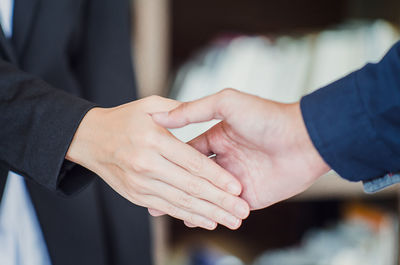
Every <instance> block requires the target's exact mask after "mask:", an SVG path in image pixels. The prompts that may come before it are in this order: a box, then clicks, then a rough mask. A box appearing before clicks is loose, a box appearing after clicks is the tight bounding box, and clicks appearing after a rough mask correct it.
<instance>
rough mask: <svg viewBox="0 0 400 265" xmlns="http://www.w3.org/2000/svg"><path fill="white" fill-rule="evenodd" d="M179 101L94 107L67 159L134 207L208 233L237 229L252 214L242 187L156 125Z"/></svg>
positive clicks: (155, 99) (154, 100)
mask: <svg viewBox="0 0 400 265" xmlns="http://www.w3.org/2000/svg"><path fill="white" fill-rule="evenodd" d="M179 104H180V103H179V102H177V101H174V100H169V99H165V98H161V97H157V96H152V97H149V98H145V99H142V100H138V101H134V102H131V103H128V104H125V105H121V106H118V107H115V108H109V109H106V108H94V109H92V110H90V111H89V112H88V113H87V114H86V116H85V117H84V119H83V120H82V122H81V124H80V126H79V128H78V130H77V132H76V133H75V136H74V139H73V141H72V143H71V146H70V148H69V150H68V153H67V155H66V159H68V160H70V161H73V162H75V163H78V164H80V165H82V166H84V167H86V168H88V169H89V170H91V171H93V172H95V173H96V174H97V175H98V176H100V177H101V178H102V179H103V180H104V181H105V182H106V183H107V184H108V185H109V186H111V187H112V188H113V189H114V190H115V191H116V192H118V193H119V194H120V195H121V196H123V197H125V198H126V199H127V200H129V201H131V202H132V203H134V204H137V205H140V206H143V207H147V208H150V209H153V210H152V211H153V213H166V214H168V215H170V216H173V217H175V218H179V219H182V220H184V221H186V222H189V223H192V224H195V225H196V226H200V227H203V228H206V229H214V228H215V227H216V225H217V223H218V224H222V225H225V226H227V227H229V228H231V229H237V228H238V227H239V226H240V225H241V221H242V219H244V218H246V217H247V216H248V214H249V206H248V204H247V203H246V202H245V201H244V200H243V199H241V198H239V197H238V196H237V195H239V194H240V193H241V184H240V182H239V181H238V180H237V179H236V178H235V177H233V176H232V175H231V174H230V173H229V172H227V171H226V170H224V169H223V168H222V167H220V166H219V165H218V164H216V163H214V162H213V161H212V160H211V159H209V158H208V157H207V156H205V155H204V154H202V153H200V152H199V151H197V150H196V149H194V148H193V147H191V146H189V145H187V144H185V143H182V142H181V141H179V140H178V139H176V138H175V137H174V136H173V135H172V134H171V133H170V132H169V131H168V130H167V129H165V128H163V127H161V126H159V125H157V124H156V123H155V122H154V121H153V119H152V117H151V113H156V112H163V111H169V110H172V109H173V108H176V107H177V106H179Z"/></svg>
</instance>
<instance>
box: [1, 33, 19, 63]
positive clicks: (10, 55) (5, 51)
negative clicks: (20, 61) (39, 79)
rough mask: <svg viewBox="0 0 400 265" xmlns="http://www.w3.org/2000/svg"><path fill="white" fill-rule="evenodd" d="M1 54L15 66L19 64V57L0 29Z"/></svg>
mask: <svg viewBox="0 0 400 265" xmlns="http://www.w3.org/2000/svg"><path fill="white" fill-rule="evenodd" d="M0 53H1V55H2V56H3V58H4V59H5V60H6V61H8V62H10V63H13V64H17V57H16V55H15V52H14V49H13V47H12V46H11V44H10V42H9V40H7V38H6V36H5V35H4V32H3V29H2V28H1V27H0Z"/></svg>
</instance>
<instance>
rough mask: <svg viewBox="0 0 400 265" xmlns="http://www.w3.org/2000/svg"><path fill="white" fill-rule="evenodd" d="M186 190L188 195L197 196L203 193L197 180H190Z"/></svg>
mask: <svg viewBox="0 0 400 265" xmlns="http://www.w3.org/2000/svg"><path fill="white" fill-rule="evenodd" d="M188 190H189V192H190V194H192V195H194V196H196V197H197V196H199V195H201V194H202V193H203V190H204V189H203V185H202V184H201V183H200V182H199V180H197V179H193V180H190V181H189V183H188Z"/></svg>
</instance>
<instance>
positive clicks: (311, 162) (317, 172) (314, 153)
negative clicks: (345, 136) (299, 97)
mask: <svg viewBox="0 0 400 265" xmlns="http://www.w3.org/2000/svg"><path fill="white" fill-rule="evenodd" d="M290 113H291V114H290V116H291V123H292V124H293V127H294V128H293V131H294V132H295V133H294V136H295V146H296V147H297V148H298V150H299V152H301V154H302V155H303V157H304V160H305V163H306V165H307V167H308V168H309V169H310V172H311V173H312V175H313V176H314V177H315V178H318V177H320V176H322V175H323V174H325V173H327V172H328V171H329V170H330V169H331V168H330V167H329V165H328V164H327V163H326V162H325V161H324V160H323V158H322V157H321V155H320V153H319V151H318V150H317V149H316V147H315V145H314V143H313V142H312V140H311V138H310V135H309V133H308V130H307V127H306V125H305V122H304V119H303V115H302V112H301V108H300V103H299V102H297V103H294V104H291V105H290Z"/></svg>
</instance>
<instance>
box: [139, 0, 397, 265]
mask: <svg viewBox="0 0 400 265" xmlns="http://www.w3.org/2000/svg"><path fill="white" fill-rule="evenodd" d="M132 1H133V5H132V7H133V14H134V15H133V18H132V23H133V37H134V42H133V43H134V47H133V49H134V60H135V65H136V75H137V77H138V82H139V87H140V94H141V96H142V97H144V96H148V95H153V94H158V95H163V96H168V97H171V98H175V99H178V100H182V101H187V100H193V99H196V98H199V97H203V96H206V95H208V94H212V93H215V92H218V91H219V90H221V89H223V88H226V87H233V88H236V89H239V90H242V91H245V92H248V93H252V94H256V95H259V96H262V97H265V98H269V99H273V100H278V101H281V102H293V101H297V100H299V99H300V98H301V96H302V95H305V94H307V93H310V92H312V91H313V90H315V89H317V88H320V87H322V86H324V85H326V84H328V83H330V82H332V81H334V80H336V79H338V78H340V77H342V76H344V75H346V74H347V73H349V72H351V71H354V70H356V69H358V68H360V67H362V66H363V65H364V64H365V63H366V62H376V61H378V60H379V59H380V58H381V57H382V56H383V55H384V54H385V52H386V51H387V50H388V49H389V48H390V47H391V45H392V44H394V43H395V42H396V41H397V40H399V36H400V34H399V26H400V1H398V0H324V1H320V0H280V1H272V0H202V1H188V0H132ZM337 107H338V108H340V106H337ZM214 123H215V122H209V123H204V124H198V125H191V126H188V127H186V128H183V129H179V130H174V131H173V133H174V134H175V135H176V136H177V137H178V138H180V139H182V140H183V141H187V140H190V139H191V138H193V137H195V136H197V135H198V134H200V133H201V132H203V131H204V130H206V129H207V128H209V127H210V126H212V125H213V124H214ZM398 188H399V187H398V186H393V187H391V188H389V189H386V190H384V191H381V192H379V193H377V194H374V195H367V194H365V193H364V192H363V189H362V185H361V183H348V182H346V181H344V180H342V179H341V178H340V177H339V176H337V175H336V174H335V173H334V172H330V173H329V174H327V175H326V176H324V177H323V178H321V180H320V181H318V182H317V183H316V184H315V185H314V186H312V187H311V188H310V189H309V190H308V191H306V192H305V193H303V194H301V195H299V196H297V197H295V198H293V199H291V200H289V201H287V202H283V203H279V204H277V205H274V206H272V207H269V208H267V209H264V210H260V211H256V212H254V213H253V214H252V215H251V216H250V217H249V218H248V219H247V220H245V221H244V223H243V225H242V227H241V228H240V229H239V230H238V231H229V230H228V229H224V228H218V229H217V230H215V231H203V230H201V229H189V228H186V227H185V226H184V225H183V223H182V222H180V221H177V220H172V219H170V218H168V217H161V218H154V219H153V220H152V221H153V228H154V229H153V231H154V233H153V235H154V255H155V256H156V261H157V264H158V265H169V264H171V265H243V264H246V265H289V264H290V265H358V264H360V265H361V264H362V265H369V264H371V265H394V264H399V257H398V256H399V232H398V231H399V230H398V220H399V209H400V208H399V194H400V193H399V191H398V190H399V189H398Z"/></svg>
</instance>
